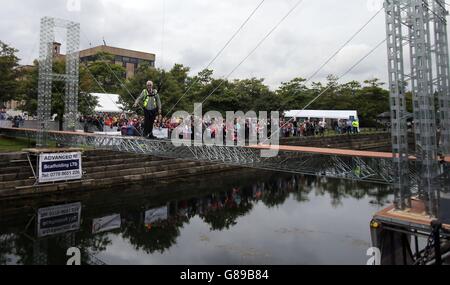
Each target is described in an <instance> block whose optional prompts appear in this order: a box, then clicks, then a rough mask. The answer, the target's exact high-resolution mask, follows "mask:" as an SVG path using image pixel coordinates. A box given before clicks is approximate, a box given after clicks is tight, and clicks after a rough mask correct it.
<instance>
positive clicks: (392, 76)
mask: <svg viewBox="0 0 450 285" xmlns="http://www.w3.org/2000/svg"><path fill="white" fill-rule="evenodd" d="M402 2H403V1H401V0H394V1H386V2H385V12H386V33H387V53H388V71H389V91H390V106H391V121H392V122H391V126H392V128H391V129H392V152H393V155H394V160H393V162H394V177H395V183H394V186H395V196H396V197H395V203H396V206H397V208H399V209H405V208H408V207H410V206H411V191H410V180H409V167H408V164H409V162H408V155H409V152H408V129H407V123H406V120H407V111H406V99H405V72H404V61H403V53H404V50H403V47H404V44H403V31H402V10H403V9H404V5H403V3H402Z"/></svg>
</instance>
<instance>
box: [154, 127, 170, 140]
mask: <svg viewBox="0 0 450 285" xmlns="http://www.w3.org/2000/svg"><path fill="white" fill-rule="evenodd" d="M153 135H154V136H155V137H157V138H158V139H168V138H169V129H153Z"/></svg>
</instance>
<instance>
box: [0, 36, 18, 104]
mask: <svg viewBox="0 0 450 285" xmlns="http://www.w3.org/2000/svg"><path fill="white" fill-rule="evenodd" d="M17 52H18V50H16V49H14V48H12V47H10V46H8V45H7V44H5V43H4V42H2V41H0V105H1V104H2V102H5V101H8V100H11V99H13V98H15V97H16V96H17V94H18V90H19V83H18V82H17V79H18V77H19V76H20V71H19V70H18V69H17V67H18V66H19V58H17V56H16V53H17Z"/></svg>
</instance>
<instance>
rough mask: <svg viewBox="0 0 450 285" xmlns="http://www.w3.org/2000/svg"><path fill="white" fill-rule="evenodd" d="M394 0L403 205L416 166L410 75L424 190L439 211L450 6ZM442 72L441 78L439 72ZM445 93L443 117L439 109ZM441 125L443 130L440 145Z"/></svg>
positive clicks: (394, 109) (390, 10)
mask: <svg viewBox="0 0 450 285" xmlns="http://www.w3.org/2000/svg"><path fill="white" fill-rule="evenodd" d="M431 2H432V5H431V6H430V5H429V1H428V0H408V1H406V0H389V1H386V2H385V10H386V31H387V37H388V38H387V43H388V62H389V64H388V66H389V83H390V85H389V86H390V93H391V95H390V104H391V118H392V145H393V153H394V157H395V159H394V161H395V167H394V169H395V176H396V181H395V185H396V188H397V191H396V194H397V195H396V205H397V208H401V209H405V208H409V207H410V206H411V185H410V184H409V181H410V174H411V172H410V170H409V168H408V167H407V165H408V156H409V152H408V141H407V128H406V118H407V112H406V100H405V89H406V83H405V82H406V79H407V78H408V79H410V80H411V90H412V93H413V109H414V122H415V141H416V150H415V153H416V155H415V156H416V157H417V163H416V168H417V174H418V177H419V181H418V189H419V194H420V197H421V198H422V199H424V200H425V201H427V212H428V213H429V214H430V215H432V216H437V215H438V209H437V204H438V203H437V202H436V201H437V200H438V199H439V191H440V184H439V182H438V181H439V179H438V178H440V177H441V176H442V174H445V173H444V172H443V168H442V167H441V166H440V165H439V164H438V161H439V160H438V147H440V150H441V153H442V154H444V155H445V154H448V153H449V143H450V136H449V125H450V120H449V102H450V96H449V85H450V84H449V80H450V78H449V75H450V71H449V58H448V40H447V28H446V25H447V22H446V16H447V11H446V8H445V2H444V1H443V0H432V1H431ZM404 41H406V42H407V43H408V44H409V54H410V61H409V62H408V63H409V65H410V66H411V74H409V75H407V74H405V71H404V65H405V64H407V62H406V61H405V59H404V56H403V55H404V52H405V51H404V46H405V45H404ZM434 73H436V76H437V77H433V74H434ZM435 92H436V93H437V94H438V98H439V100H438V101H439V104H438V106H439V114H440V115H439V118H440V120H439V121H438V120H437V115H436V114H437V110H436V108H435V104H436V100H435V97H436V96H435ZM438 126H439V128H440V131H441V139H440V145H438V139H437V131H438Z"/></svg>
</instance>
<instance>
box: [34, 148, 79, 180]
mask: <svg viewBox="0 0 450 285" xmlns="http://www.w3.org/2000/svg"><path fill="white" fill-rule="evenodd" d="M82 177H83V172H82V167H81V152H71V153H44V154H41V155H40V156H39V183H45V182H55V181H66V180H78V179H81V178H82Z"/></svg>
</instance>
